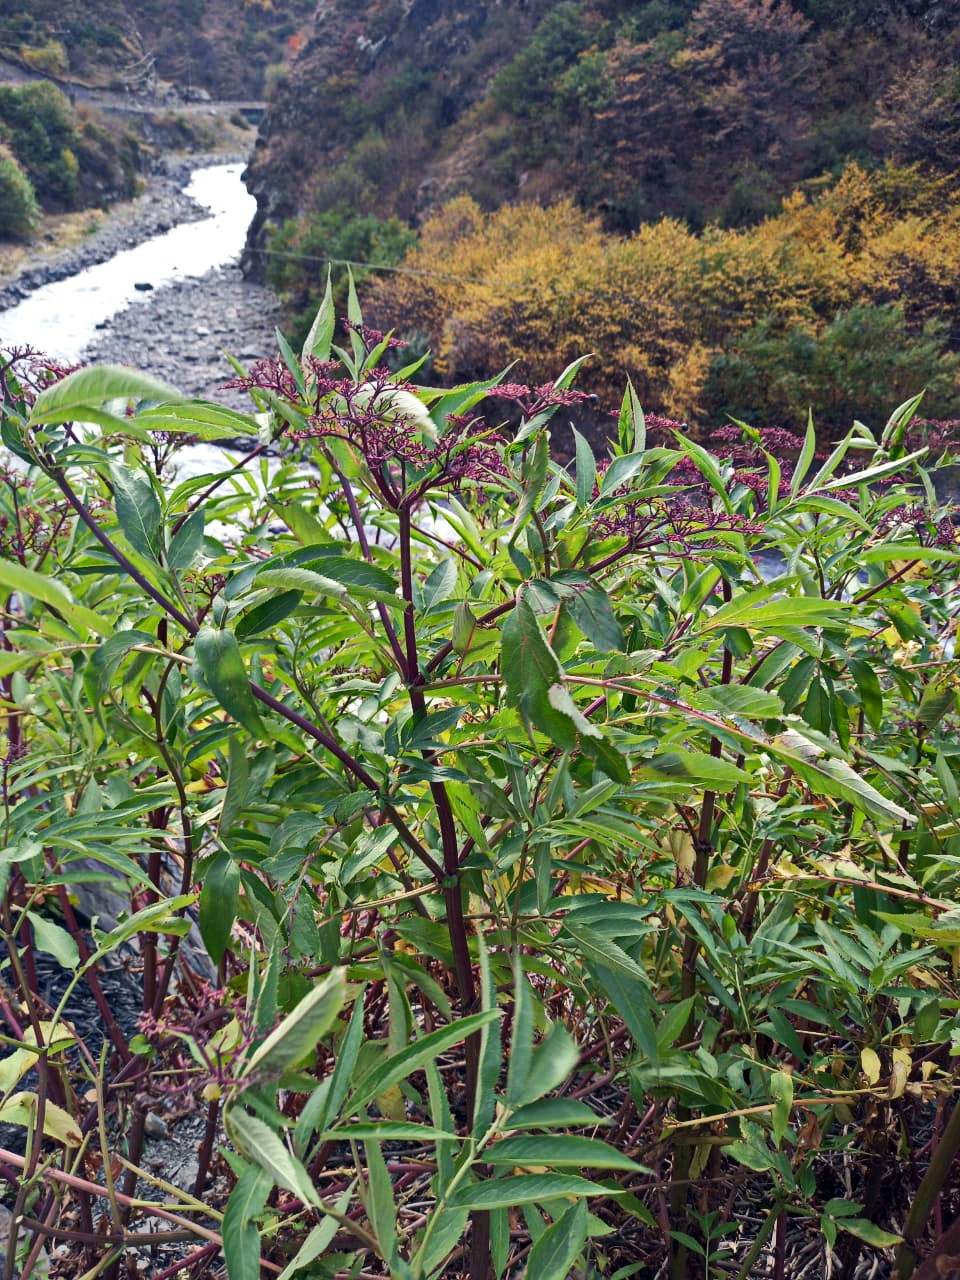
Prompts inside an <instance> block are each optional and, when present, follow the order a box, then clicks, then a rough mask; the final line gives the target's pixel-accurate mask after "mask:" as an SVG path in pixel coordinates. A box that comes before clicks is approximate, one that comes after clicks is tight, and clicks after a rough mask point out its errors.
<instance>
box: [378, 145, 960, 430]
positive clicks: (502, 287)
mask: <svg viewBox="0 0 960 1280" xmlns="http://www.w3.org/2000/svg"><path fill="white" fill-rule="evenodd" d="M958 217H960V211H958V208H957V197H956V188H955V184H954V182H953V180H951V179H947V178H943V177H930V176H924V175H922V174H921V173H919V171H917V170H916V169H912V168H907V169H902V168H895V167H893V166H888V167H886V168H884V169H881V170H878V171H876V172H874V173H867V172H866V171H865V170H863V169H861V168H859V167H857V166H853V167H851V168H849V169H848V170H846V171H845V172H844V174H843V175H842V176H841V178H840V179H839V180H838V181H837V182H835V183H832V184H829V185H826V186H823V185H822V184H821V185H820V186H819V188H818V189H817V190H815V191H813V192H811V193H809V194H807V193H804V192H797V193H795V194H794V195H793V196H792V197H791V198H790V199H789V200H786V201H784V203H783V207H782V209H781V210H780V212H779V213H777V214H776V215H775V216H772V217H769V218H766V219H765V220H764V221H763V222H761V223H760V224H759V225H757V226H755V227H750V228H747V229H742V228H741V229H724V228H722V227H719V226H710V227H707V228H706V229H704V231H703V232H702V233H701V234H699V235H697V234H694V233H693V232H692V231H691V230H690V229H689V228H688V227H686V226H684V225H683V224H682V223H681V222H679V221H677V220H674V219H661V220H660V221H659V222H656V223H652V224H648V225H644V226H642V227H640V228H639V229H638V230H637V231H636V232H635V233H634V234H632V235H630V236H616V235H611V234H609V233H608V232H605V231H604V230H603V227H602V225H601V223H600V221H599V220H598V219H596V218H591V217H589V216H588V215H586V214H584V213H583V212H582V211H580V210H579V209H577V208H576V207H575V206H574V205H573V204H572V203H571V202H569V201H563V202H560V203H558V204H555V205H552V206H550V207H549V208H541V207H538V206H535V205H513V206H503V207H501V208H500V209H497V210H495V211H493V212H491V213H484V212H483V211H481V209H480V208H479V207H478V206H477V205H476V204H475V203H473V202H472V201H470V200H469V199H468V198H461V199H459V200H456V201H452V202H450V204H449V205H448V206H447V208H446V209H444V210H442V211H439V212H438V213H437V214H436V215H435V216H434V217H433V218H431V219H430V220H429V221H428V222H427V223H425V225H424V226H423V227H422V229H421V235H420V241H419V244H418V245H417V247H416V248H415V249H413V250H412V251H411V252H410V253H409V254H408V256H407V258H406V259H405V261H404V264H403V266H404V271H403V273H402V274H399V275H397V276H395V277H394V276H385V277H381V278H380V279H378V281H377V283H376V285H375V287H373V288H372V289H370V290H369V297H370V299H371V305H372V306H373V307H374V308H375V309H376V311H377V314H378V316H380V317H381V320H382V321H383V322H384V323H386V324H387V325H389V326H396V328H397V330H398V332H400V333H403V332H405V331H407V330H410V331H412V330H414V329H423V330H426V331H427V332H429V333H430V335H431V337H432V343H433V350H434V353H435V357H436V368H437V370H438V371H439V372H440V373H441V374H442V375H443V376H444V377H447V378H449V379H451V380H455V379H458V378H468V377H476V376H478V375H479V373H480V372H481V371H482V370H483V369H486V368H489V367H490V366H491V365H502V364H505V363H507V362H508V361H509V360H510V359H513V358H517V359H519V360H520V361H521V367H522V369H523V371H524V376H526V377H529V378H530V379H531V380H533V381H538V380H542V379H545V378H546V377H548V376H549V369H548V364H549V358H548V356H547V354H546V353H548V352H553V353H555V354H556V355H557V356H558V357H559V359H561V360H570V359H573V358H575V356H576V355H577V354H578V353H580V352H582V351H584V350H590V351H595V352H596V358H595V360H594V361H592V362H591V363H590V364H588V365H587V366H586V367H585V369H584V372H583V384H584V386H585V387H588V388H589V389H590V390H591V391H594V392H596V393H597V394H598V395H600V396H601V398H604V397H607V398H608V397H610V396H612V395H614V394H615V393H616V392H615V388H616V386H617V385H618V383H619V382H620V381H622V379H623V378H624V377H626V376H629V377H630V378H632V379H633V381H634V384H635V385H636V387H637V390H638V393H639V394H640V395H641V396H642V398H643V402H644V403H645V404H648V405H650V406H651V407H656V408H657V409H658V410H660V411H663V412H665V413H667V414H669V415H672V416H674V417H677V418H681V419H687V420H690V421H693V422H696V423H697V424H698V425H699V426H700V427H701V428H703V427H706V426H707V425H708V424H709V425H718V424H719V423H720V422H721V421H722V419H723V415H724V414H726V413H730V414H732V415H734V416H735V417H741V418H744V417H745V418H748V419H752V420H756V415H760V417H761V419H764V420H766V415H767V414H771V415H773V417H772V418H771V419H770V420H771V421H774V420H775V421H778V422H789V423H790V424H792V425H793V426H794V427H796V426H797V424H800V423H802V422H803V420H804V419H805V416H806V412H807V409H808V408H809V407H810V406H811V405H817V406H819V409H820V413H821V417H822V421H823V422H824V425H825V426H827V427H830V428H835V429H836V430H838V431H841V430H844V429H845V428H846V427H847V426H848V425H849V422H850V421H851V418H850V414H852V413H854V412H860V413H867V414H869V415H871V417H872V420H873V421H878V420H879V418H880V416H881V415H882V414H883V412H884V406H885V405H886V404H887V403H889V401H890V400H891V399H893V400H895V399H897V398H902V397H903V396H904V395H906V393H907V390H908V389H909V388H910V387H913V386H915V385H918V384H922V385H928V386H929V387H930V394H931V396H932V397H933V399H934V401H935V402H936V405H937V412H938V413H951V412H952V411H953V409H952V397H953V396H954V394H955V385H954V375H955V364H954V354H953V352H952V350H951V341H952V339H951V336H950V335H951V331H952V328H953V327H954V326H955V324H956V323H957V321H958V317H957V311H956V297H955V289H954V282H955V280H956V275H957V271H958V270H960V261H958V248H957V246H958V245H960V227H958V225H957V222H958Z"/></svg>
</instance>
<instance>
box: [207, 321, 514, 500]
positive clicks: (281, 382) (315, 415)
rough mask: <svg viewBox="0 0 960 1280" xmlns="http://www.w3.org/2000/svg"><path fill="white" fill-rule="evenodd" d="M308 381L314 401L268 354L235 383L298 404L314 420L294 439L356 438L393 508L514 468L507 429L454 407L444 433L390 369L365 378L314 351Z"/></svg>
mask: <svg viewBox="0 0 960 1280" xmlns="http://www.w3.org/2000/svg"><path fill="white" fill-rule="evenodd" d="M374 332H375V331H373V330H370V331H369V333H370V334H373V333H374ZM338 371H340V372H341V376H339V377H337V376H335V375H336V374H337V373H338ZM304 381H305V383H306V386H307V390H308V393H309V396H310V403H309V404H304V401H303V398H302V397H301V396H300V395H299V393H298V390H297V387H296V385H295V382H294V379H293V376H292V375H291V374H290V371H289V370H288V369H287V367H286V365H285V364H283V362H282V361H280V360H260V361H258V362H257V363H256V364H255V365H254V366H253V368H252V369H251V371H250V373H249V374H248V375H247V376H246V377H243V378H237V379H234V381H233V382H232V383H231V384H230V385H231V386H236V387H241V388H242V389H244V390H255V391H256V390H269V391H272V392H273V393H274V394H275V395H277V396H279V397H281V398H282V399H284V400H286V401H287V402H288V403H290V404H291V405H293V406H295V407H296V408H297V410H298V412H299V413H301V414H302V415H303V417H304V418H305V421H306V426H304V427H300V428H292V429H290V430H289V431H288V433H287V435H288V438H289V439H290V440H292V441H294V442H297V443H300V442H303V441H308V440H319V441H323V440H341V441H343V442H344V443H346V444H348V445H350V446H351V448H353V449H355V450H356V452H357V453H358V454H359V455H360V456H361V457H362V458H363V460H364V462H365V463H366V465H367V468H368V470H369V473H370V475H371V477H372V478H373V482H374V484H375V485H376V486H377V489H378V491H379V493H380V495H381V497H382V498H383V500H384V502H385V503H386V504H387V506H389V507H391V508H392V509H397V508H398V507H399V506H400V505H401V504H404V505H410V504H411V503H413V502H416V501H418V500H419V499H420V498H422V497H423V495H424V494H425V492H426V491H427V489H428V488H435V487H436V486H437V485H445V486H448V487H452V488H454V489H460V488H461V487H462V486H463V485H464V484H465V483H467V482H474V483H476V484H479V485H487V484H492V483H495V482H497V481H498V480H499V479H500V478H501V477H502V476H504V475H506V467H505V465H504V462H503V458H502V456H501V453H500V449H499V446H502V445H503V444H505V443H506V442H505V441H504V439H503V437H502V436H499V435H497V434H496V433H495V432H492V431H489V430H486V429H485V428H484V426H483V423H482V420H480V419H478V418H466V417H456V416H453V415H451V416H449V417H448V418H447V420H446V429H445V430H444V431H443V432H442V434H439V435H438V433H437V429H436V426H435V424H434V423H433V422H432V420H431V419H430V417H429V414H428V412H427V409H426V406H425V405H423V404H422V402H421V401H420V400H419V399H418V398H417V396H416V394H415V389H414V387H412V386H411V385H410V384H409V383H404V382H401V381H398V380H397V377H396V374H395V373H393V372H392V371H391V370H390V369H386V368H383V367H378V368H376V369H372V370H369V371H368V373H367V375H366V378H365V380H364V381H363V382H357V381H355V380H354V379H352V378H344V377H343V376H342V371H341V367H340V365H339V364H337V363H335V362H325V361H319V360H315V359H312V358H309V357H308V359H307V360H305V361H304Z"/></svg>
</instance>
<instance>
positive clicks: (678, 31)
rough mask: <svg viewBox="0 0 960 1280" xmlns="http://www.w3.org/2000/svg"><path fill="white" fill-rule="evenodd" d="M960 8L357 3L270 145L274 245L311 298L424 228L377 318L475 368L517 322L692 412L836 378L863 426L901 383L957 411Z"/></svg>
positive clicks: (313, 46) (647, 396)
mask: <svg viewBox="0 0 960 1280" xmlns="http://www.w3.org/2000/svg"><path fill="white" fill-rule="evenodd" d="M958 19H960V4H958V3H957V0H947V2H946V3H934V2H933V0H887V2H886V3H881V4H869V5H868V4H866V3H860V2H858V0H855V2H852V3H851V2H849V0H848V2H846V3H841V4H835V5H831V6H828V5H826V4H824V3H822V2H821V0H805V2H800V0H798V2H797V3H795V4H793V5H791V4H789V3H786V2H785V0H784V2H779V3H778V2H776V0H702V2H701V3H699V4H695V3H691V2H688V0H648V2H646V3H638V2H637V0H582V2H581V3H575V2H574V0H561V2H560V3H546V2H545V0H539V2H538V0H534V2H533V3H523V4H521V3H515V2H512V0H506V2H505V3H501V4H489V3H487V4H485V3H479V4H475V5H471V6H469V7H468V6H465V5H464V4H463V3H462V2H461V0H437V2H436V3H431V4H429V5H428V4H426V3H418V2H417V0H414V3H412V4H411V3H405V4H401V3H399V2H397V3H393V2H392V0H380V2H379V3H373V4H370V5H368V6H367V7H366V8H365V10H364V11H363V13H358V12H357V11H356V9H355V7H354V6H352V5H348V4H347V3H345V0H332V2H331V3H330V4H327V5H324V6H322V9H321V11H319V12H318V16H317V19H316V22H315V24H314V27H313V29H312V31H311V33H310V35H309V38H308V39H307V41H306V43H305V45H304V47H303V49H302V50H301V51H300V53H299V55H298V56H297V58H296V59H295V61H294V62H293V64H292V67H291V70H290V74H289V76H288V78H287V80H286V82H285V83H284V84H282V85H281V86H280V87H279V89H278V91H277V96H276V99H275V103H274V106H273V107H272V109H271V110H270V111H269V112H268V115H267V119H266V121H265V123H264V128H263V130H262V133H261V139H260V142H259V144H258V147H257V151H256V153H255V155H254V157H253V161H252V164H251V166H250V182H251V186H252V189H253V190H254V191H255V193H256V195H257V198H258V203H259V213H258V218H257V221H256V222H255V225H254V228H253V231H252V235H251V241H250V247H249V252H248V264H249V265H250V267H251V268H252V269H253V270H254V271H260V272H262V271H264V270H267V271H268V272H269V274H270V276H271V278H272V279H273V280H274V282H275V283H276V284H277V285H278V287H279V288H280V289H281V293H282V294H283V296H284V297H285V300H286V302H287V305H288V308H289V312H290V315H291V317H292V318H293V320H294V322H296V318H297V317H305V316H307V315H308V314H309V313H310V312H311V310H312V308H313V306H314V305H315V303H316V300H317V298H318V296H319V293H320V291H321V288H322V282H323V280H324V279H325V274H326V266H327V264H326V261H325V259H329V258H347V257H351V258H354V259H355V260H360V261H364V262H369V263H373V264H374V265H380V266H383V265H396V264H397V263H398V262H399V260H400V259H401V257H402V254H403V250H404V244H403V236H402V235H399V234H398V233H397V231H396V226H397V222H399V224H400V225H401V226H402V225H406V226H408V227H410V228H413V229H415V230H417V231H419V232H421V233H422V239H421V244H420V247H419V248H417V249H416V250H415V252H414V255H413V257H412V258H410V259H409V260H408V261H407V262H406V263H405V264H404V266H405V269H411V270H414V271H417V272H422V273H425V274H423V275H422V276H421V277H420V278H419V280H417V279H415V278H411V277H409V276H408V275H406V274H403V275H399V276H393V275H390V276H388V277H385V278H384V279H383V280H382V281H381V283H380V284H379V285H378V286H377V290H376V294H375V301H374V303H373V306H374V315H375V319H376V320H377V322H378V323H380V324H383V325H386V324H391V323H397V324H398V325H399V326H400V327H401V329H402V330H403V331H404V332H405V333H407V334H408V335H410V334H414V333H416V334H418V335H419V337H418V342H420V343H421V344H422V343H423V342H425V341H429V342H430V343H431V344H432V345H433V347H434V349H435V351H436V353H437V358H438V369H439V370H440V371H442V372H443V373H444V375H445V376H446V375H449V376H450V377H458V376H472V374H473V373H474V372H476V371H477V370H478V369H480V368H483V369H484V370H489V368H490V367H491V366H490V364H489V363H488V362H489V361H490V360H491V359H492V360H493V361H494V363H496V360H497V359H498V358H499V356H500V354H502V352H503V350H505V335H506V333H507V332H508V331H509V332H510V334H511V350H512V351H513V352H514V354H516V353H517V348H518V346H519V350H520V353H521V354H522V356H523V358H524V359H525V360H530V361H531V365H530V367H529V368H525V370H524V376H525V377H526V376H530V377H531V378H536V377H537V376H539V371H541V370H543V369H545V368H546V367H547V366H548V365H551V361H552V356H551V354H550V352H551V351H552V352H558V351H559V352H560V353H561V355H560V358H563V355H565V354H571V355H572V354H574V353H576V354H580V353H582V352H583V351H585V350H587V351H596V352H598V359H597V360H596V361H595V362H594V363H593V366H592V370H593V371H592V372H590V373H586V382H585V383H584V385H588V386H589V387H590V388H591V389H594V390H597V391H603V390H604V389H605V388H607V387H611V386H616V385H619V384H620V383H621V381H622V376H623V374H624V373H628V374H629V375H630V376H631V377H632V378H633V379H634V381H635V382H636V383H637V384H638V386H640V387H642V388H643V395H644V403H645V404H647V405H648V406H649V407H650V408H653V409H657V410H662V411H669V412H671V413H677V414H681V415H683V416H686V417H689V418H692V419H698V420H699V419H701V418H702V419H703V420H708V419H711V418H712V419H716V417H717V415H721V416H722V414H723V412H725V411H735V412H741V413H745V414H746V413H750V414H755V413H761V414H763V415H773V416H782V415H786V416H789V417H790V418H791V419H795V418H796V416H797V415H798V414H802V413H805V412H806V406H807V404H808V403H810V401H811V399H815V400H817V402H818V403H819V404H821V405H823V406H824V407H825V408H826V412H827V414H828V415H829V416H831V417H835V419H836V421H837V422H838V423H848V421H849V419H848V418H847V417H846V415H847V413H848V410H849V407H850V405H851V404H852V403H853V402H854V401H856V402H857V403H858V405H859V407H860V412H861V413H862V412H867V411H868V409H869V405H870V404H874V405H877V406H879V405H880V404H881V403H883V404H884V405H886V404H888V403H889V401H890V399H891V397H894V398H895V397H896V395H897V394H898V393H897V390H896V387H897V386H899V382H900V381H901V380H905V381H906V382H908V383H909V385H910V386H911V387H913V386H917V385H921V384H923V383H926V384H928V385H929V386H930V390H931V395H930V402H931V404H936V405H937V406H938V409H937V411H938V412H939V411H940V408H939V406H943V408H944V411H945V408H946V401H949V399H950V397H951V396H952V394H953V390H954V385H953V380H954V374H955V365H954V362H953V356H952V354H951V345H950V342H951V339H950V325H951V324H952V308H953V306H954V297H953V289H952V286H951V285H950V283H949V267H948V265H947V262H946V259H949V257H950V256H951V249H950V247H949V242H950V236H951V231H950V228H951V227H952V225H953V217H954V215H953V212H952V211H953V201H954V190H955V188H954V186H953V184H952V182H951V181H949V180H948V177H947V175H949V174H951V173H952V172H953V170H954V169H955V167H956V166H957V163H958V158H960V157H958V142H957V139H958V137H960V131H958V128H957V126H958V123H960V119H958V113H960V83H958V79H957V75H956V70H955V63H956V54H957V46H958V41H960V35H958V32H960V21H958ZM907 50H908V51H909V52H908V53H906V52H905V51H907ZM907 61H908V62H909V75H906V74H904V72H905V65H906V63H907ZM305 136H309V137H310V139H311V146H310V151H311V163H310V164H309V165H306V166H305V165H304V164H303V153H302V140H303V138H304V137H305ZM451 202H456V203H451ZM381 224H382V225H381ZM361 225H362V227H363V228H365V232H366V235H365V238H364V237H359V242H357V241H358V237H356V236H351V235H350V234H349V231H350V229H351V228H353V229H356V228H357V227H359V226H361ZM390 227H393V228H394V230H393V231H391V230H389V228H390ZM345 228H346V229H347V234H345V233H344V229H345ZM351 240H353V241H354V242H355V251H353V252H348V251H346V249H345V247H344V246H345V244H349V242H350V241H351ZM268 246H269V249H270V250H271V251H272V252H271V254H270V256H269V257H268V256H267V249H268ZM468 261H469V263H470V267H469V269H466V268H465V265H464V264H465V263H466V262H468ZM454 268H455V269H454ZM432 271H435V272H439V273H441V275H443V274H447V275H460V276H467V277H470V278H471V281H482V283H480V284H478V283H471V282H466V281H463V280H453V279H451V280H449V281H447V282H446V284H445V283H443V282H442V281H441V282H438V281H437V280H436V279H433V278H431V277H430V276H429V273H430V272H432ZM864 308H865V310H864ZM518 331H519V335H520V336H519V342H518V343H517V342H514V341H513V338H514V337H515V336H516V334H517V332H518ZM880 352H882V353H883V354H882V355H879V354H878V353H880ZM888 353H892V354H893V355H894V356H895V357H896V360H897V361H899V364H900V367H901V373H897V372H896V371H895V370H892V371H891V375H890V378H889V379H888V380H887V382H886V384H885V385H884V386H878V385H876V377H875V375H874V374H873V373H871V371H870V367H869V366H870V361H871V360H872V359H877V358H879V359H883V360H884V361H885V362H886V367H888V368H889V367H890V365H889V361H887V360H886V356H887V354H888ZM854 368H855V369H856V373H854V372H853V371H852V370H853V369H854ZM838 372H839V373H841V374H842V375H843V378H847V376H848V375H849V376H850V377H852V378H853V382H852V383H851V384H850V385H849V391H848V392H838V391H837V386H838V383H837V378H836V376H835V375H836V374H838ZM828 385H829V386H830V395H829V396H828V397H825V396H823V395H822V394H819V392H820V391H821V390H822V389H823V388H826V387H827V386H828ZM865 386H869V387H870V388H871V390H870V393H869V396H868V397H867V399H864V395H863V388H864V387H865ZM871 397H872V399H871ZM877 411H878V412H879V408H878V409H877Z"/></svg>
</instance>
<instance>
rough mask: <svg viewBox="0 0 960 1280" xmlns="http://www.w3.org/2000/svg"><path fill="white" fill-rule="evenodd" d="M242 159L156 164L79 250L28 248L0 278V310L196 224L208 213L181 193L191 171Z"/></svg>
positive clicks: (174, 160) (190, 159) (220, 157)
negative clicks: (141, 184) (20, 261)
mask: <svg viewBox="0 0 960 1280" xmlns="http://www.w3.org/2000/svg"><path fill="white" fill-rule="evenodd" d="M243 158H244V157H243V156H230V155H218V156H180V157H175V158H167V159H164V160H163V161H161V162H160V164H159V166H158V168H157V170H156V172H155V173H154V174H152V175H151V177H150V179H149V181H148V183H147V187H146V190H145V191H144V192H143V193H142V195H140V196H138V197H137V198H136V199H135V200H130V201H127V202H126V203H124V204H120V205H115V206H113V207H112V208H111V209H110V210H109V212H108V214H107V217H106V218H105V220H104V221H103V222H102V223H101V224H100V226H99V227H98V228H97V229H96V230H95V231H92V232H91V234H90V235H89V236H88V237H87V238H86V239H85V240H84V241H83V242H82V243H81V244H78V245H75V246H73V247H72V248H70V249H64V250H61V251H59V252H58V251H57V250H56V249H54V250H53V251H52V252H51V251H49V250H45V249H44V248H43V247H42V246H41V247H38V248H33V249H31V252H30V253H29V254H28V255H27V258H26V259H25V261H24V263H23V264H21V265H20V266H19V267H18V269H17V271H16V272H15V273H14V274H13V275H12V276H7V277H3V276H0V311H5V310H6V309H7V307H12V306H14V305H15V304H16V303H17V302H21V301H22V300H23V299H24V298H26V297H27V296H28V295H29V294H31V293H32V292H33V291H34V290H35V289H39V288H40V287H41V285H45V284H51V283H52V282H53V281H54V280H65V279H66V278H67V277H68V276H73V275H76V274H77V272H78V271H82V270H83V269H84V268H85V267H92V266H94V265H95V264H96V263H98V262H106V261H107V259H108V258H112V257H113V256H114V254H115V253H119V252H120V250H121V249H132V248H133V247H134V245H138V244H142V243H143V241H144V240H149V239H150V238H151V236H156V235H160V234H161V233H162V232H164V231H169V230H170V228H171V227H175V226H176V225H177V224H178V223H180V222H196V221H198V220H199V219H200V218H205V217H207V216H208V215H207V211H206V210H205V209H204V208H202V206H201V205H199V204H197V202H196V201H195V200H192V199H191V198H190V197H189V196H188V195H186V194H185V192H184V191H183V187H184V186H185V185H186V184H187V182H188V181H189V179H190V174H191V172H192V171H193V170H194V169H198V168H202V167H203V166H204V165H205V164H227V163H229V162H230V161H237V162H242V161H243Z"/></svg>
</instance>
